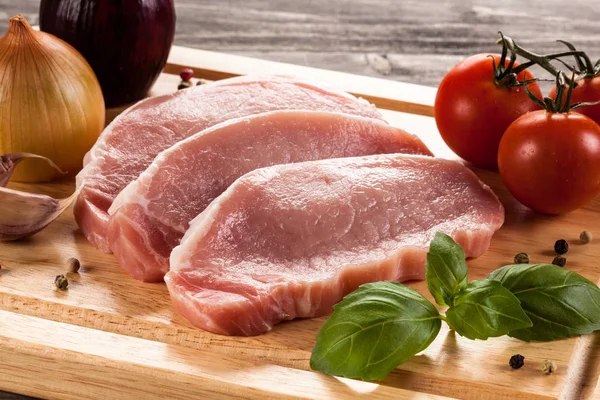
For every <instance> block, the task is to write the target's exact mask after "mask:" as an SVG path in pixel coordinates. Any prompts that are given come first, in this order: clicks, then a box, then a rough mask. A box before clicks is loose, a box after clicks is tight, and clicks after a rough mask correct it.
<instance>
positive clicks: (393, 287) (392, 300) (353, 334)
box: [310, 282, 441, 380]
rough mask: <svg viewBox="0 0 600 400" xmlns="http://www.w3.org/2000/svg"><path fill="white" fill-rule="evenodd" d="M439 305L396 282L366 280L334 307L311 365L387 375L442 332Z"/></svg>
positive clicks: (348, 372)
mask: <svg viewBox="0 0 600 400" xmlns="http://www.w3.org/2000/svg"><path fill="white" fill-rule="evenodd" d="M440 327H441V319H440V315H439V313H438V311H437V309H436V308H435V307H434V305H433V304H431V303H430V302H429V301H428V300H427V299H426V298H425V297H423V296H422V295H421V294H419V292H417V291H416V290H414V289H411V288H409V287H406V286H404V285H402V284H400V283H397V282H377V283H368V284H366V285H362V286H361V287H360V288H358V289H357V290H356V291H354V292H353V293H351V294H349V295H348V296H346V297H345V298H344V299H343V300H342V301H341V302H340V303H338V304H337V305H336V306H335V307H334V312H333V314H332V315H331V317H330V318H329V319H328V320H327V322H326V323H325V325H323V327H322V328H321V330H320V331H319V334H318V335H317V343H316V345H315V347H314V348H313V351H312V355H311V358H310V367H311V368H312V369H314V370H317V371H321V372H325V373H326V374H329V375H341V376H345V377H348V378H362V379H366V380H380V379H383V378H384V377H385V376H386V375H387V374H388V373H389V372H390V371H391V370H393V369H394V368H396V367H397V366H398V365H400V364H402V363H403V362H405V361H406V360H408V359H410V358H412V357H413V356H414V355H415V354H417V353H419V352H420V351H422V350H424V349H425V348H427V346H429V345H430V344H431V342H432V341H433V340H434V339H435V337H436V336H437V335H438V333H439V331H440Z"/></svg>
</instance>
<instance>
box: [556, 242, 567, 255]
mask: <svg viewBox="0 0 600 400" xmlns="http://www.w3.org/2000/svg"><path fill="white" fill-rule="evenodd" d="M554 251H555V252H556V253H557V254H566V253H567V252H568V251H569V243H567V241H566V240H565V239H560V240H557V241H556V243H554Z"/></svg>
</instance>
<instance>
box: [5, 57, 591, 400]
mask: <svg viewBox="0 0 600 400" xmlns="http://www.w3.org/2000/svg"><path fill="white" fill-rule="evenodd" d="M183 66H189V67H193V68H194V69H195V70H196V76H197V77H202V78H205V79H222V78H225V77H230V76H234V75H238V74H246V73H254V74H256V73H263V74H268V73H279V74H295V75H299V76H303V77H306V78H310V79H318V80H321V81H325V82H327V83H330V84H332V85H336V86H338V87H341V88H343V89H345V90H348V91H350V92H352V93H354V94H357V95H360V96H362V97H365V98H367V99H369V100H370V101H372V102H374V103H375V104H376V105H377V106H379V107H381V108H384V109H386V110H383V113H384V115H385V117H386V118H387V119H388V121H389V122H390V123H391V124H393V125H396V126H399V127H403V128H404V129H406V130H408V131H411V132H414V133H416V134H418V135H419V136H420V137H421V138H422V139H423V141H424V142H425V143H426V144H427V145H428V146H429V147H430V148H431V150H432V151H433V152H434V153H435V154H436V155H438V156H440V157H447V158H455V156H454V155H453V154H452V152H451V151H450V150H449V149H448V148H447V147H446V146H445V145H444V143H443V141H442V140H441V138H440V137H439V135H438V133H437V130H436V128H435V123H434V121H433V119H432V118H431V117H430V115H432V104H433V99H434V96H435V89H433V88H427V87H421V86H416V85H410V84H404V83H398V82H390V81H386V80H380V79H375V78H367V77H360V76H354V75H349V74H345V73H338V72H332V71H323V70H316V69H312V68H306V67H299V66H293V65H286V64H280V63H274V62H267V61H260V60H253V59H248V58H243V57H238V56H231V55H225V54H218V53H211V52H205V51H200V50H191V49H185V48H180V47H175V48H174V49H173V52H172V55H171V58H170V61H169V65H168V66H167V68H166V69H165V74H163V75H162V76H161V78H160V79H159V81H158V82H157V84H156V86H155V88H154V90H153V94H162V93H168V92H171V91H174V90H175V89H176V86H177V84H178V82H179V79H178V77H177V76H175V75H171V74H172V73H175V74H176V73H178V72H179V71H180V69H181V68H182V67H183ZM118 112H119V110H112V113H111V115H112V116H114V115H116V114H117V113H118ZM476 173H477V174H478V175H479V176H480V177H481V179H482V180H483V181H485V182H486V183H488V184H489V185H490V186H491V187H492V188H493V189H494V190H495V191H496V193H497V194H498V195H499V196H500V198H501V200H502V202H503V203H504V205H505V207H506V223H505V225H504V226H503V227H502V229H501V230H500V231H499V232H498V233H497V234H496V235H495V236H494V239H493V241H492V245H491V247H490V249H489V251H488V252H487V254H486V255H484V256H483V257H480V258H479V259H475V260H470V261H469V268H470V278H471V279H476V278H481V277H484V276H486V275H487V274H488V273H489V272H490V271H492V270H494V269H496V268H498V267H500V266H502V265H505V264H508V263H511V261H512V258H513V256H514V254H516V253H518V252H521V251H524V252H527V253H529V254H530V257H531V260H532V262H550V261H551V260H552V258H553V257H554V253H553V244H554V241H555V240H557V239H560V238H564V239H567V240H568V241H569V242H570V244H571V251H570V252H569V254H568V264H567V268H569V269H572V270H574V271H577V272H579V273H581V274H582V275H584V276H586V277H587V278H589V279H591V280H593V281H595V282H596V281H598V279H599V278H600V265H599V260H600V198H597V199H596V200H594V201H593V202H592V203H591V204H589V205H588V206H587V207H585V208H583V209H581V210H578V211H576V212H573V213H571V214H569V215H564V216H558V217H548V216H541V215H537V214H535V213H532V212H530V211H529V210H527V209H526V208H524V207H522V206H520V205H519V204H518V203H517V202H516V201H515V200H514V199H513V198H512V197H511V196H510V195H509V194H508V193H507V191H506V189H505V188H504V186H503V185H502V183H501V182H500V179H499V177H498V174H497V173H494V172H488V171H480V170H476ZM10 186H11V187H13V188H20V189H24V190H30V191H36V192H43V193H47V194H51V195H53V196H56V197H60V196H68V195H69V194H70V193H71V192H72V191H73V188H74V184H73V183H72V182H64V183H57V184H51V185H25V184H11V185H10ZM584 229H585V230H589V231H591V232H592V233H594V234H596V236H597V239H596V240H594V241H592V243H590V244H587V245H580V244H578V237H579V233H580V232H581V231H582V230H584ZM69 257H77V258H78V259H80V260H81V262H82V264H83V267H82V269H81V271H80V274H79V275H72V276H70V281H71V284H70V286H69V289H68V290H67V291H59V290H56V289H55V287H54V283H53V281H54V277H55V275H58V274H61V273H64V272H65V266H64V263H65V261H66V260H67V259H68V258H69ZM0 264H2V269H1V270H0V389H1V390H5V391H11V392H16V393H21V394H25V395H30V396H38V397H44V398H60V399H81V398H89V399H105V398H110V399H133V398H148V399H150V398H157V399H164V398H169V399H187V398H189V399H198V398H250V399H267V398H269V399H270V398H309V399H329V398H344V399H345V398H347V399H357V398H375V399H390V398H394V399H405V398H407V399H408V398H411V399H425V398H431V399H434V398H447V397H452V398H461V399H503V398H515V399H551V398H559V397H561V398H564V399H575V398H600V388H599V387H598V375H599V372H600V365H599V364H600V335H599V334H596V335H591V336H589V337H584V338H580V339H570V340H562V341H558V342H553V343H524V342H520V341H518V340H515V339H511V338H496V339H490V340H488V341H470V340H466V339H464V338H462V337H460V336H459V335H456V334H454V333H453V332H450V331H448V329H447V328H446V327H444V328H443V329H442V331H441V333H440V334H439V336H438V338H437V339H436V340H435V341H434V342H433V344H432V345H431V346H430V347H429V348H428V349H427V350H426V351H424V352H423V353H422V354H420V355H418V356H416V357H415V358H413V359H412V360H410V361H408V362H406V363H405V364H403V365H401V366H400V367H399V368H397V369H396V370H395V371H393V372H392V373H391V374H390V375H389V376H388V377H387V378H386V379H385V380H384V381H382V382H379V383H372V382H362V381H357V380H349V379H340V378H334V377H329V376H325V375H323V374H320V373H317V372H313V371H311V370H310V368H309V362H308V360H309V357H310V352H311V349H312V347H313V345H314V343H315V336H316V334H317V331H318V330H319V328H320V327H321V325H322V324H323V323H324V321H325V320H326V317H323V318H316V319H312V320H296V321H291V322H286V323H283V324H280V325H278V326H276V327H275V329H274V330H273V331H272V332H269V333H267V334H264V335H262V336H257V337H250V338H236V337H225V336H218V335H214V334H210V333H206V332H203V331H201V330H198V329H195V328H193V327H191V326H190V324H188V323H187V322H186V321H185V320H184V319H183V318H182V317H180V316H178V315H177V314H175V313H174V312H173V310H172V308H171V304H170V301H169V297H168V294H167V290H166V287H165V285H164V284H145V283H141V282H138V281H136V280H134V279H132V278H130V277H129V276H128V275H126V274H125V273H124V272H123V270H121V268H120V267H119V266H118V265H117V263H116V262H115V260H114V258H113V257H112V256H111V255H106V254H102V253H100V252H98V251H96V250H95V249H94V248H93V247H92V246H91V245H90V244H89V243H88V242H87V241H86V240H85V238H84V237H83V236H82V235H81V233H80V232H79V230H78V227H77V225H76V223H75V221H74V219H73V216H72V211H71V210H67V212H65V213H64V214H63V215H62V216H61V217H60V218H59V219H58V220H57V221H56V222H55V223H54V224H52V225H51V226H50V227H49V228H47V229H46V230H44V231H42V232H41V233H39V234H37V235H35V236H33V237H31V238H29V239H27V240H23V241H20V242H14V243H3V244H0ZM410 286H412V287H414V288H416V289H417V290H419V291H420V292H421V293H423V294H425V295H426V296H427V297H429V298H431V297H430V296H429V294H428V292H427V290H426V286H425V284H424V282H412V283H410ZM515 353H520V354H523V355H524V356H525V358H526V361H525V366H524V367H523V368H522V369H520V370H512V369H511V368H510V367H509V366H508V360H509V358H510V356H511V355H513V354H515ZM544 359H552V360H554V361H555V362H556V363H557V364H558V371H557V372H556V373H555V374H553V375H545V374H543V373H542V372H541V364H542V362H543V360H544Z"/></svg>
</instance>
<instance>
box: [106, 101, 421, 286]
mask: <svg viewBox="0 0 600 400" xmlns="http://www.w3.org/2000/svg"><path fill="white" fill-rule="evenodd" d="M381 153H411V154H425V155H431V153H430V152H429V150H428V149H427V147H426V146H425V145H424V144H423V142H421V141H420V140H419V138H417V137H416V136H414V135H411V134H408V133H406V132H405V131H403V130H401V129H397V128H393V127H391V126H389V125H387V124H385V123H383V122H381V121H379V120H376V119H372V118H364V117H358V116H353V115H349V114H340V113H329V112H317V111H274V112H270V113H265V114H259V115H253V116H251V117H244V118H239V119H236V120H230V121H228V122H224V123H222V124H219V125H216V126H214V127H212V128H209V129H207V130H205V131H202V132H200V133H198V134H197V135H194V136H192V137H190V138H188V139H186V140H184V141H181V142H179V143H177V144H175V145H174V146H173V147H171V148H169V149H168V150H165V151H164V152H162V153H161V154H159V156H158V157H157V158H156V159H155V160H154V162H153V163H152V164H151V165H150V167H148V169H146V171H145V172H143V173H142V174H141V175H140V176H139V177H138V179H137V180H135V181H134V182H132V183H131V184H130V185H129V186H127V188H125V189H124V190H123V191H122V192H121V194H119V196H117V198H116V199H115V201H114V202H113V205H112V207H111V208H110V209H109V214H110V215H111V216H110V222H109V227H108V238H109V245H110V249H111V250H112V251H113V253H114V254H115V257H116V258H117V260H118V261H119V263H120V264H121V266H123V268H125V269H126V270H127V272H129V274H131V275H132V276H133V277H135V278H136V279H141V280H144V281H147V282H156V281H160V280H162V279H163V277H164V274H165V273H166V272H167V271H168V270H169V256H170V255H171V250H172V249H173V248H174V247H175V246H177V245H178V244H179V241H180V239H181V238H182V237H183V234H184V233H185V231H186V230H187V228H188V227H189V222H190V221H191V220H192V219H193V218H194V217H196V216H197V215H198V214H200V212H202V211H203V210H204V209H205V208H206V207H207V206H208V205H209V203H210V202H211V201H212V200H213V199H214V198H215V197H217V196H218V195H220V194H221V193H222V192H223V191H224V190H225V189H227V187H228V186H229V185H231V184H232V183H233V182H234V181H235V180H236V179H237V178H239V177H240V176H242V175H244V174H245V173H247V172H250V171H252V170H254V169H257V168H261V167H267V166H270V165H276V164H288V163H293V162H300V161H310V160H321V159H325V158H340V157H353V156H362V155H369V154H381Z"/></svg>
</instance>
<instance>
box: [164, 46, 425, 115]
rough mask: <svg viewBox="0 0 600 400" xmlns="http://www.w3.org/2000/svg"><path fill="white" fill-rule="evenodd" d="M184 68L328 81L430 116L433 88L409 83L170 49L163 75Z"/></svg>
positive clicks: (211, 74) (204, 73)
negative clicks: (293, 76) (281, 75)
mask: <svg viewBox="0 0 600 400" xmlns="http://www.w3.org/2000/svg"><path fill="white" fill-rule="evenodd" d="M185 67H190V68H192V69H194V71H195V73H196V76H199V77H203V78H205V79H210V80H219V79H225V78H231V77H233V76H238V75H249V74H288V75H296V76H299V77H302V78H306V79H310V80H318V81H322V82H327V83H328V84H330V85H334V86H337V87H339V88H341V89H344V90H345V91H347V92H350V93H352V94H354V95H355V96H358V97H362V98H364V99H366V100H368V101H370V102H371V103H373V104H375V105H376V106H377V107H379V108H385V109H389V110H395V111H403V112H407V113H411V114H418V115H428V116H432V115H433V107H432V105H433V100H434V98H435V93H436V89H434V88H430V87H424V86H419V85H413V84H410V83H401V82H393V81H390V80H386V79H379V78H371V77H360V78H358V77H357V76H356V75H351V74H346V73H342V72H335V71H328V70H323V69H316V68H310V67H303V66H300V65H292V64H282V63H278V62H275V61H264V60H258V59H255V58H248V57H242V56H236V55H232V54H225V53H217V52H211V51H205V50H196V49H190V48H186V47H181V46H173V48H172V50H171V54H170V55H169V61H168V64H167V66H166V68H165V72H166V73H170V74H178V73H179V72H180V71H181V70H182V69H183V68H185Z"/></svg>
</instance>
